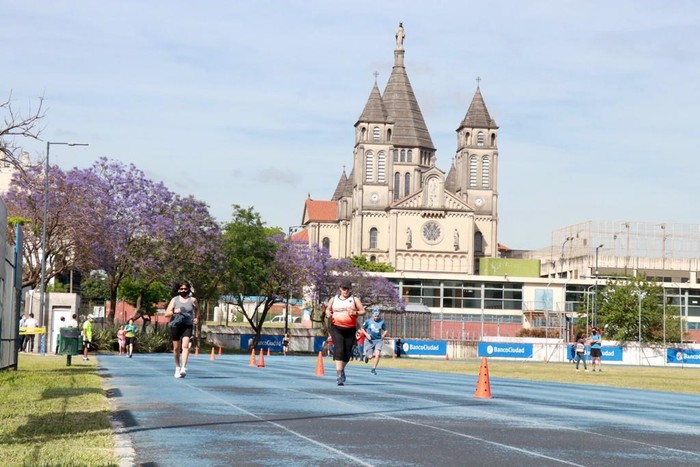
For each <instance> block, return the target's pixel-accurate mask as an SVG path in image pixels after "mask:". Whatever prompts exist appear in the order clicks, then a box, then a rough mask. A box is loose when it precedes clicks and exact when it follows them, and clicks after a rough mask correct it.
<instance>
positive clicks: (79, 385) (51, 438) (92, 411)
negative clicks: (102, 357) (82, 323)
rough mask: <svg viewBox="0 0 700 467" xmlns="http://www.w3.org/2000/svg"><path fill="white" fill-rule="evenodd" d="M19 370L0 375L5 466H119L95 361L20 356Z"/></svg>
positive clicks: (0, 458) (0, 457)
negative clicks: (69, 360) (67, 363)
mask: <svg viewBox="0 0 700 467" xmlns="http://www.w3.org/2000/svg"><path fill="white" fill-rule="evenodd" d="M18 368H19V369H18V370H17V371H4V372H0V465H2V466H15V465H17V466H19V465H22V466H24V465H27V466H29V465H31V466H54V465H61V466H112V465H117V459H116V458H115V457H114V456H113V452H114V441H113V439H112V430H111V425H110V422H109V418H108V416H109V412H110V407H109V402H108V400H107V397H106V396H105V394H104V391H103V389H102V384H101V379H100V377H99V376H98V374H97V372H96V369H95V363H94V360H90V361H88V362H84V361H82V359H81V358H80V357H74V358H73V365H72V366H66V358H65V357H57V356H49V355H46V356H43V357H42V356H39V355H28V354H20V357H19V362H18Z"/></svg>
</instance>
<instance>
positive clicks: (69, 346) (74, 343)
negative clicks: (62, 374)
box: [58, 327, 80, 366]
mask: <svg viewBox="0 0 700 467" xmlns="http://www.w3.org/2000/svg"><path fill="white" fill-rule="evenodd" d="M58 354H59V355H65V356H66V365H68V366H70V364H71V357H72V356H73V355H80V328H77V327H65V328H61V329H60V330H59V336H58Z"/></svg>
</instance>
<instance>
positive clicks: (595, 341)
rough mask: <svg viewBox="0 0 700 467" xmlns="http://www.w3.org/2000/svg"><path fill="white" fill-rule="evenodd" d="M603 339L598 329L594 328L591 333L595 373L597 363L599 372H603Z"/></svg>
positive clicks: (592, 362) (592, 369)
mask: <svg viewBox="0 0 700 467" xmlns="http://www.w3.org/2000/svg"><path fill="white" fill-rule="evenodd" d="M602 344H603V337H602V336H601V335H600V334H599V333H598V328H593V332H592V333H591V371H595V365H596V362H597V363H598V372H599V373H600V372H601V371H603V349H602Z"/></svg>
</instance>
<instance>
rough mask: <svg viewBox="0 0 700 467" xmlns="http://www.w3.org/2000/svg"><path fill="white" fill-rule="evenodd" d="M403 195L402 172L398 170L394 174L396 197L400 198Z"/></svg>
mask: <svg viewBox="0 0 700 467" xmlns="http://www.w3.org/2000/svg"><path fill="white" fill-rule="evenodd" d="M399 196H401V174H400V173H398V172H396V173H395V174H394V199H399Z"/></svg>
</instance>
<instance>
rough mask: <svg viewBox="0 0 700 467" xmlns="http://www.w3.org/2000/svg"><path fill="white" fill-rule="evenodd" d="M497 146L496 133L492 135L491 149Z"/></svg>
mask: <svg viewBox="0 0 700 467" xmlns="http://www.w3.org/2000/svg"><path fill="white" fill-rule="evenodd" d="M495 146H496V133H491V147H495Z"/></svg>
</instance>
